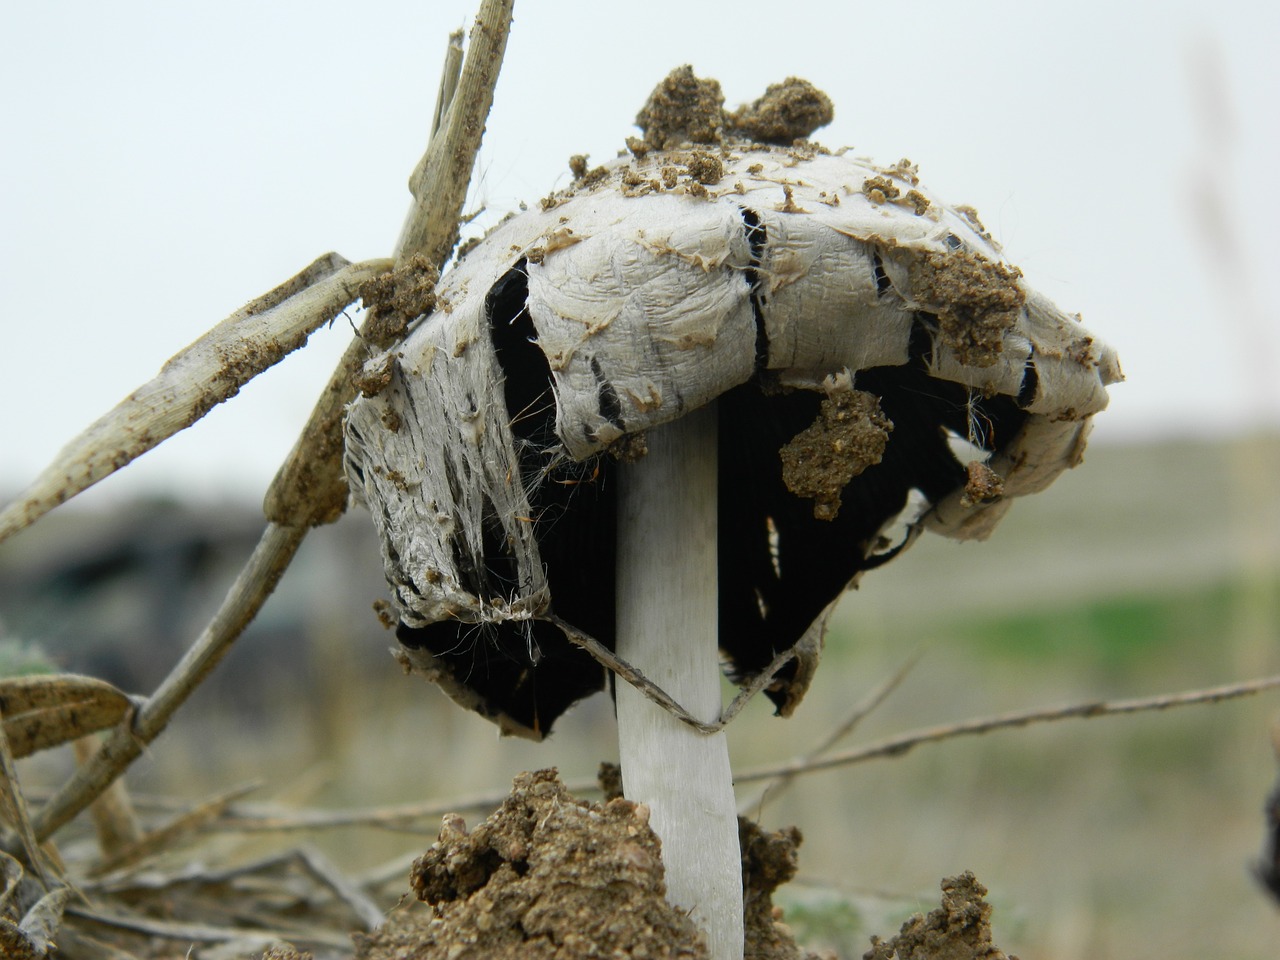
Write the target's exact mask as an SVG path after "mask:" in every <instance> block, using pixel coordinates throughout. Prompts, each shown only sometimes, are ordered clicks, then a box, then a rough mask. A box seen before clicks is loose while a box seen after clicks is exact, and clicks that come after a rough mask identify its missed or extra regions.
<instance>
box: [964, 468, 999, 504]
mask: <svg viewBox="0 0 1280 960" xmlns="http://www.w3.org/2000/svg"><path fill="white" fill-rule="evenodd" d="M965 473H966V475H967V479H966V481H965V485H964V493H963V494H962V495H961V497H960V503H961V505H962V506H966V507H972V506H974V505H975V504H979V503H991V502H992V501H995V500H999V499H1000V498H1001V497H1002V496H1004V477H1002V476H1000V474H998V473H996V472H995V471H994V470H992V469H991V468H990V467H989V466H987V465H986V464H985V463H983V462H982V461H981V460H970V461H969V463H968V465H967V466H966V467H965Z"/></svg>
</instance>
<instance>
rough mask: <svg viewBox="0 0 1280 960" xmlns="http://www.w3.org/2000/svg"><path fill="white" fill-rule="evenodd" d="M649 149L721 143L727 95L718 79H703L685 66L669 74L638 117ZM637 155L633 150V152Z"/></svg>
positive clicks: (639, 125)
mask: <svg viewBox="0 0 1280 960" xmlns="http://www.w3.org/2000/svg"><path fill="white" fill-rule="evenodd" d="M636 126H638V127H639V128H640V129H641V130H642V131H643V132H644V142H645V143H646V144H648V146H649V147H651V148H654V149H658V150H666V149H670V148H672V147H677V146H679V145H680V144H682V143H716V144H718V143H720V142H721V140H722V139H723V138H724V94H723V93H722V92H721V90H720V82H719V81H718V80H700V79H698V77H696V76H694V73H693V67H691V66H689V65H688V64H685V65H684V66H682V67H677V68H676V69H674V70H672V71H671V72H670V73H669V74H667V76H666V78H665V79H663V81H662V82H661V83H659V84H658V85H657V86H656V87H655V88H654V90H653V93H651V94H649V99H648V101H647V102H646V103H645V105H644V106H643V107H642V108H641V109H640V112H639V113H638V114H636ZM633 153H634V150H633Z"/></svg>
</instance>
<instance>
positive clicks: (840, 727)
mask: <svg viewBox="0 0 1280 960" xmlns="http://www.w3.org/2000/svg"><path fill="white" fill-rule="evenodd" d="M919 662H920V655H919V654H918V653H917V654H915V655H914V656H912V657H911V658H910V659H909V660H907V661H906V662H905V663H904V664H903V665H902V666H900V667H899V668H898V669H897V670H896V671H894V673H893V674H892V675H891V676H889V677H888V678H886V679H885V680H884V681H883V682H882V683H880V684H879V685H877V686H876V687H875V688H874V689H873V690H872V691H871V692H870V693H868V694H867V695H866V696H865V697H863V698H862V699H861V700H859V701H858V702H857V703H855V704H854V705H853V709H852V710H850V711H849V713H848V714H846V715H845V717H844V719H843V720H841V721H840V723H838V724H836V726H835V727H834V728H833V729H832V730H831V732H830V733H828V734H827V735H826V736H825V737H823V738H822V740H821V741H820V742H819V743H818V744H816V745H815V746H814V747H812V748H811V749H810V750H809V751H808V752H807V753H806V754H805V756H804V760H805V762H811V761H813V760H816V759H818V758H819V757H821V756H822V755H823V754H824V753H826V752H827V751H828V750H830V749H831V748H832V747H833V746H835V745H836V744H837V743H839V742H840V741H841V740H843V739H844V738H845V737H847V736H848V735H849V734H850V733H852V732H853V731H854V729H855V728H856V727H857V726H858V724H860V723H861V722H862V720H863V718H865V717H866V716H867V715H868V714H870V713H871V712H872V711H873V710H875V709H876V707H878V706H880V704H882V703H884V702H885V700H887V699H888V697H889V694H891V693H893V691H895V690H897V689H898V687H899V686H901V684H902V681H903V680H905V679H907V674H909V673H910V672H911V670H912V668H914V667H915V665H916V664H917V663H919ZM799 773H800V771H799V770H795V771H791V772H788V773H784V774H782V775H780V776H778V777H776V778H775V779H773V780H772V781H770V782H769V783H767V784H765V785H764V788H763V789H762V790H761V791H760V792H759V793H758V794H757V795H756V796H755V797H753V798H752V799H750V800H748V801H745V802H743V803H742V804H740V805H739V806H738V810H739V812H743V811H747V810H757V809H759V808H761V807H763V806H764V805H765V802H766V801H768V800H776V799H777V798H778V797H779V796H780V795H781V794H782V792H783V791H785V790H786V789H787V788H788V787H789V786H791V784H792V783H793V782H795V778H796V776H797V775H798V774H799Z"/></svg>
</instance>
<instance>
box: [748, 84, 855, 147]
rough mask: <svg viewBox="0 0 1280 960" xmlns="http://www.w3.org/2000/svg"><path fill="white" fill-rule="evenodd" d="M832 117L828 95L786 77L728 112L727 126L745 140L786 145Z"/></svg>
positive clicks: (806, 134) (805, 135) (809, 132)
mask: <svg viewBox="0 0 1280 960" xmlns="http://www.w3.org/2000/svg"><path fill="white" fill-rule="evenodd" d="M834 117H835V108H834V107H833V106H832V104H831V98H830V97H828V96H827V95H826V94H825V93H823V92H822V91H821V90H819V89H818V88H817V87H815V86H814V85H813V84H812V83H810V82H809V81H808V80H801V79H800V78H799V77H788V78H787V79H786V80H783V81H782V82H781V83H772V84H770V85H769V86H768V87H767V88H766V89H765V92H764V96H762V97H761V98H760V99H759V100H756V101H755V102H754V103H752V104H744V105H743V106H741V107H739V108H738V109H737V110H735V111H733V113H731V114H729V117H728V126H729V127H730V129H731V130H732V131H733V132H734V133H735V134H737V135H738V136H742V137H745V138H747V139H748V140H756V141H758V142H760V143H773V144H778V145H781V146H790V145H791V144H792V143H794V142H795V141H796V140H804V139H806V138H807V137H809V136H810V135H811V134H812V133H813V131H815V130H817V129H818V128H819V127H825V126H826V125H827V124H829V123H830V122H831V121H832V119H833V118H834Z"/></svg>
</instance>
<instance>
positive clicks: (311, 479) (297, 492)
mask: <svg viewBox="0 0 1280 960" xmlns="http://www.w3.org/2000/svg"><path fill="white" fill-rule="evenodd" d="M511 3H512V0H485V2H484V3H483V4H482V6H481V9H480V15H479V18H478V19H477V23H476V28H475V30H474V31H473V34H472V48H471V53H470V54H469V55H468V57H467V62H466V64H465V66H464V69H463V73H462V78H461V85H460V87H459V91H458V95H457V96H455V97H454V99H453V101H452V103H450V104H449V106H448V108H447V110H446V116H447V126H446V127H445V128H444V133H443V134H442V135H440V136H436V137H433V138H432V141H431V145H430V146H428V148H427V156H426V157H425V158H424V163H423V164H422V165H420V168H421V169H422V175H421V176H419V175H418V174H417V172H416V171H415V177H414V181H415V184H414V185H415V188H416V189H415V191H414V206H413V208H412V210H411V212H410V216H409V220H408V223H407V224H406V233H405V235H404V236H403V237H402V239H401V242H400V243H399V245H398V246H397V251H396V253H397V257H401V256H407V255H412V254H414V253H418V252H428V255H429V256H431V258H432V261H433V262H434V263H435V264H436V265H437V266H443V263H444V260H445V259H446V258H447V256H448V253H449V250H450V249H451V247H452V242H450V243H449V244H447V245H446V244H444V243H443V242H441V241H440V239H439V238H440V237H442V236H444V235H445V234H446V233H447V234H448V235H450V236H452V235H453V234H455V233H456V230H457V220H458V216H459V215H460V213H461V210H462V203H463V201H464V200H465V198H466V191H467V184H468V183H469V181H470V176H471V170H472V167H473V166H474V165H475V155H476V151H477V150H478V149H479V146H480V135H481V132H482V131H483V130H484V123H485V118H486V117H487V115H488V111H489V106H490V105H491V104H492V102H493V87H494V84H495V83H496V82H497V78H498V71H499V68H500V67H501V63H502V54H503V51H504V50H505V49H506V40H507V35H508V33H509V31H510V27H511ZM446 76H447V69H446ZM443 86H445V87H447V86H448V85H447V84H445V85H443ZM446 146H447V147H448V149H446ZM433 158H434V159H433ZM428 161H429V162H428ZM410 227H413V229H412V230H410ZM427 244H433V245H432V246H430V247H429V248H428V246H427ZM344 305H345V304H344ZM339 309H340V308H339ZM363 351H364V346H363V344H362V343H361V342H359V341H358V340H357V342H355V343H353V344H352V346H351V347H350V348H348V350H347V353H346V354H345V355H344V357H343V360H342V361H341V362H340V363H339V366H338V370H337V371H336V372H335V374H334V376H333V377H332V378H331V380H330V382H329V385H328V386H327V387H326V388H325V391H324V393H323V394H322V395H321V399H320V401H319V402H318V403H317V405H316V410H315V411H313V413H312V417H311V420H310V421H309V423H308V427H307V430H306V432H305V433H304V435H303V438H302V439H300V441H299V443H298V445H296V446H295V448H294V450H293V452H292V453H291V455H290V458H289V460H288V461H286V464H285V465H284V467H282V469H281V473H280V474H279V475H277V478H276V481H275V482H274V483H273V484H272V490H271V491H270V494H269V497H268V501H269V505H270V504H271V503H274V505H275V506H276V507H277V508H278V509H279V511H280V516H281V517H282V518H287V519H288V521H289V522H288V523H284V524H282V523H277V522H272V523H269V524H268V525H267V528H266V530H265V531H264V532H263V535H262V538H261V539H260V540H259V542H258V546H257V547H256V548H255V550H254V553H253V555H252V556H251V557H250V559H249V561H248V563H247V564H246V566H245V567H244V569H243V570H242V571H241V572H240V575H239V576H238V577H237V578H236V581H235V583H234V584H233V585H232V587H231V590H230V592H229V593H228V594H227V597H226V599H225V600H224V601H223V603H222V606H221V607H220V608H219V610H218V612H217V613H216V614H215V615H214V617H213V619H212V621H210V623H209V625H208V627H206V628H205V631H204V633H202V634H201V636H200V638H199V639H198V640H197V641H196V643H195V644H194V645H193V646H192V647H191V649H190V650H189V651H188V652H187V654H186V655H185V656H184V657H183V658H182V660H181V661H179V663H178V664H177V665H176V666H175V667H174V668H173V670H172V671H171V672H170V673H169V676H168V677H167V678H166V679H165V681H164V682H163V683H162V684H161V686H160V688H159V689H158V690H157V691H156V692H155V694H154V695H152V697H151V698H150V699H149V700H147V701H146V703H145V704H144V705H143V706H142V708H141V709H140V710H139V711H138V714H137V717H136V719H135V721H134V723H133V724H132V725H128V724H123V725H121V726H119V727H117V728H116V729H115V731H114V732H113V733H112V734H111V735H110V736H108V737H107V738H106V739H105V741H104V742H103V744H102V746H101V747H100V748H99V749H98V751H97V753H95V754H94V755H93V757H92V758H91V759H90V760H89V761H88V762H87V763H85V764H84V765H83V766H81V767H80V768H79V769H78V770H77V771H76V773H75V775H74V776H72V778H71V779H70V780H68V781H67V782H66V783H65V784H63V786H62V787H61V788H60V789H59V790H58V792H57V793H55V794H54V795H53V797H52V798H51V799H50V800H49V802H48V803H46V804H45V806H44V807H43V808H41V810H40V811H39V813H38V814H37V815H36V816H35V817H34V818H33V820H32V827H33V829H34V833H35V836H36V837H38V838H40V839H43V838H46V837H48V836H50V835H51V834H52V833H53V832H54V831H55V830H57V829H58V828H59V827H60V826H62V825H63V824H64V823H66V822H67V821H68V820H70V819H71V818H72V817H74V816H75V815H76V814H78V813H79V812H80V811H81V810H83V809H84V808H85V807H86V806H88V804H90V803H92V802H93V800H94V799H96V798H97V797H98V796H99V795H100V794H101V793H102V791H103V790H105V789H106V788H107V787H108V786H110V784H111V783H112V782H114V781H115V779H116V778H117V777H119V776H120V775H121V774H122V773H123V772H124V771H125V770H126V769H127V768H128V766H129V765H130V764H131V763H132V762H133V761H134V760H135V759H137V757H138V756H139V755H140V754H141V753H142V750H143V748H144V747H145V746H146V745H147V744H148V743H150V742H151V741H152V740H154V739H155V738H156V737H157V736H158V735H159V734H160V733H161V731H163V730H164V728H165V727H166V726H167V725H168V723H169V720H170V718H171V717H172V716H173V714H174V712H175V711H176V710H177V709H178V707H180V706H181V705H182V704H183V703H184V702H185V701H186V699H187V697H189V696H190V695H191V693H192V691H194V690H195V689H196V688H197V687H198V686H199V685H200V683H201V682H202V681H203V680H204V679H205V677H206V676H208V674H209V672H210V671H211V670H212V669H213V668H214V666H216V665H217V663H218V662H219V661H220V660H221V659H222V657H223V656H225V655H226V653H227V651H228V650H229V649H230V648H231V645H232V643H234V642H235V640H236V639H237V638H238V637H239V636H240V634H241V632H242V631H243V630H244V628H245V627H246V626H248V624H249V623H250V622H251V621H252V620H253V618H254V617H255V616H256V615H257V613H258V611H259V610H260V609H261V607H262V604H263V603H264V602H265V601H266V599H267V597H268V596H270V595H271V592H272V590H273V589H274V588H275V585H276V583H277V582H278V581H279V579H280V577H281V575H282V574H283V573H284V571H285V570H286V569H287V568H288V566H289V563H290V562H291V561H292V559H293V556H294V554H295V553H296V552H297V549H298V547H299V546H300V545H301V543H302V540H303V539H304V537H305V536H306V533H307V530H308V529H309V528H310V526H311V525H312V524H313V523H315V522H318V519H319V518H321V517H326V516H329V518H330V519H332V518H334V517H336V515H337V513H340V512H341V506H338V507H337V509H336V512H334V504H333V498H334V496H335V495H336V492H337V491H340V492H341V494H340V499H341V502H342V503H345V498H346V487H345V484H344V483H342V482H341V478H340V471H341V433H340V425H341V411H342V409H343V407H344V406H345V404H346V402H347V401H348V400H349V399H350V397H351V394H352V389H353V388H352V387H351V386H350V373H351V371H352V369H353V367H352V364H353V363H354V359H353V358H355V357H361V358H362V357H363ZM303 464H305V465H306V466H304V467H300V465H303ZM335 475H337V476H338V480H337V481H334V480H333V477H334V476H335ZM310 484H316V485H314V486H313V485H310ZM268 513H269V516H270V515H271V512H270V509H269V510H268ZM330 514H332V516H330Z"/></svg>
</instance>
